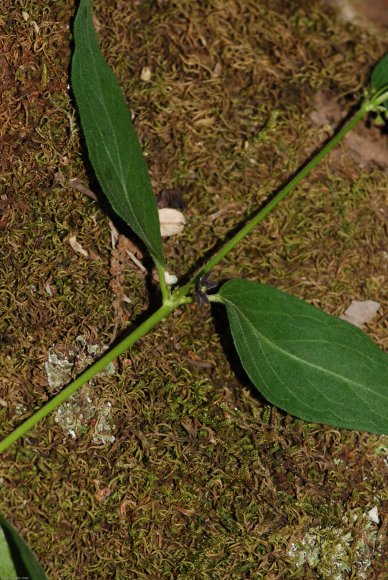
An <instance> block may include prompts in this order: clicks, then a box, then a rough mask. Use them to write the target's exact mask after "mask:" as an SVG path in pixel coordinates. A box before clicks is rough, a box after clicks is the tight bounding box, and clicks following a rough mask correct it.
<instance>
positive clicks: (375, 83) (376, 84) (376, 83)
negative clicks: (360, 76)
mask: <svg viewBox="0 0 388 580" xmlns="http://www.w3.org/2000/svg"><path fill="white" fill-rule="evenodd" d="M384 87H388V54H386V55H385V56H383V57H382V58H381V59H380V60H379V62H378V63H377V64H376V66H375V68H374V69H373V71H372V88H373V90H374V91H376V92H377V91H379V90H380V89H383V88H384Z"/></svg>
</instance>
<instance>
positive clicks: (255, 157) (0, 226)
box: [0, 0, 388, 580]
mask: <svg viewBox="0 0 388 580" xmlns="http://www.w3.org/2000/svg"><path fill="white" fill-rule="evenodd" d="M3 4H4V6H3V8H4V10H3V11H2V14H1V15H0V26H1V29H2V34H1V36H0V47H1V49H0V78H1V101H0V118H1V124H0V131H1V139H2V155H1V157H0V188H1V192H0V206H1V215H0V235H1V246H0V247H1V255H2V266H1V272H0V294H1V302H0V304H1V306H0V308H1V309H2V313H1V318H0V339H1V351H0V353H1V354H0V356H1V371H0V421H1V433H2V435H6V434H7V433H9V432H10V430H12V428H13V426H15V425H17V424H18V423H20V421H22V420H23V419H24V418H25V417H27V416H29V414H31V412H32V411H33V410H35V409H38V408H39V407H40V406H41V405H43V404H44V403H45V402H46V401H47V400H48V399H49V398H50V397H51V396H52V395H53V394H54V393H55V392H57V391H58V390H59V389H60V388H61V386H62V385H63V384H65V383H66V382H67V381H68V380H69V378H70V377H71V376H74V375H76V374H77V373H78V372H79V370H80V369H81V368H82V367H83V366H84V365H85V364H87V363H88V361H89V360H90V357H93V356H97V354H98V353H99V352H102V350H103V349H104V348H106V347H107V346H109V344H111V343H112V341H115V340H116V339H117V338H118V337H119V336H120V335H121V334H122V333H123V332H126V331H128V330H129V329H131V328H132V327H134V325H136V323H137V321H139V320H140V319H141V317H142V316H144V314H145V312H146V311H147V310H148V309H151V308H153V307H154V305H155V304H156V303H157V300H158V293H157V285H156V282H155V280H154V279H153V277H152V273H151V272H150V270H151V265H150V262H149V259H148V257H147V255H146V252H145V250H144V248H143V247H141V245H140V244H139V242H138V240H136V239H135V238H134V237H133V236H132V234H131V232H128V231H126V230H125V228H124V227H123V225H122V224H120V223H118V222H117V220H115V219H114V218H112V216H110V217H109V216H107V214H106V213H105V212H104V211H103V209H104V202H103V201H102V199H101V194H100V191H99V189H98V185H97V184H96V181H95V179H94V178H93V174H92V172H91V170H90V167H89V165H88V162H87V158H86V154H85V149H84V145H83V141H82V136H81V135H80V129H79V122H78V118H77V114H76V111H75V108H74V102H73V99H72V95H71V91H70V90H69V66H70V58H71V51H72V39H71V27H72V23H73V18H74V13H75V3H74V2H73V1H70V2H69V1H64V0H57V1H56V2H48V1H44V0H43V1H39V2H38V1H37V0H31V1H30V0H28V1H27V0H26V1H21V0H17V1H16V2H11V1H10V0H4V2H3ZM362 5H363V3H362V2H360V3H358V4H357V5H356V3H354V6H355V7H356V8H357V11H358V12H357V13H356V16H355V17H354V16H353V17H352V18H348V17H346V18H345V16H344V13H343V11H342V10H341V6H338V5H336V4H335V3H332V2H324V1H323V0H322V1H321V0H308V1H307V0H295V1H293V2H284V1H278V0H273V1H271V2H268V1H266V0H259V1H258V0H244V1H242V2H240V1H237V0H230V1H229V0H228V1H221V0H211V1H210V2H203V1H199V2H175V1H171V2H166V1H163V0H159V1H156V0H155V1H150V0H149V1H136V2H130V3H128V2H126V1H124V0H114V1H112V2H111V1H107V0H96V2H95V25H96V28H97V30H98V34H99V37H100V40H101V44H102V48H103V51H104V54H105V56H106V58H107V60H108V62H109V63H110V65H111V66H112V67H113V69H114V71H115V73H116V75H117V77H118V79H119V82H120V84H121V86H122V88H123V91H124V93H125V95H126V97H127V100H128V104H129V107H130V109H131V111H132V114H133V117H134V122H135V124H136V128H137V130H138V134H139V137H140V140H141V143H142V147H143V149H144V151H145V154H146V158H147V162H148V165H149V169H150V172H151V177H152V182H153V186H154V190H155V194H156V195H157V196H158V198H159V200H161V203H164V204H165V203H166V198H167V199H169V200H170V201H171V200H173V203H176V204H178V205H179V207H180V208H183V212H184V215H185V218H186V222H187V223H186V226H185V228H184V230H183V232H182V233H181V234H179V235H177V236H174V237H171V238H169V239H168V240H166V241H165V243H164V247H165V252H166V257H167V263H168V270H169V272H170V273H171V274H174V275H176V276H178V277H184V276H186V275H187V273H188V272H190V271H193V269H195V268H196V267H198V265H200V263H201V260H202V259H203V258H204V256H206V255H207V253H208V252H209V251H210V250H211V248H213V247H214V246H215V245H216V244H217V243H218V241H219V240H223V239H226V238H227V237H228V235H229V234H230V232H231V231H232V230H233V228H235V227H236V225H237V224H239V223H242V222H243V221H244V220H245V219H246V218H247V216H249V215H250V213H251V212H252V211H253V210H254V209H255V208H256V207H258V206H259V205H260V204H261V203H263V202H264V201H265V199H266V197H267V196H268V195H269V194H270V193H271V192H273V191H275V190H276V189H277V188H279V186H280V185H282V184H284V183H285V182H286V181H287V180H288V179H289V178H290V176H291V175H292V174H293V173H294V172H295V171H296V170H297V169H298V168H299V167H300V166H301V164H303V163H304V162H305V161H306V159H308V158H309V157H310V156H311V155H312V154H313V152H314V151H315V150H316V149H317V148H318V147H319V146H320V145H321V144H322V143H323V142H324V141H325V140H326V139H327V138H328V137H329V136H330V135H331V134H332V133H333V131H334V130H335V128H336V127H337V126H338V124H339V123H341V122H342V121H343V119H344V118H345V117H346V115H347V114H348V113H349V112H350V111H351V110H352V108H353V107H354V105H355V104H356V103H357V99H358V98H359V97H360V95H361V94H362V90H363V87H364V86H365V83H366V82H367V79H368V75H369V74H370V71H371V68H372V67H373V65H374V63H375V62H376V61H377V60H378V59H379V58H380V57H381V56H382V55H383V54H384V53H385V52H386V51H387V48H388V32H387V27H385V26H384V24H383V23H382V22H380V23H379V25H376V23H374V22H373V21H372V20H373V19H369V16H368V14H365V12H363V11H362ZM352 6H353V5H352ZM387 144H388V141H387V134H386V132H385V131H383V130H381V129H378V128H377V127H375V126H374V125H373V120H367V121H366V122H365V123H363V124H362V125H361V126H359V127H358V128H357V129H356V130H355V131H354V132H353V133H352V134H351V135H350V136H349V138H348V139H346V140H345V141H344V142H343V143H342V144H341V145H340V146H339V147H338V148H337V150H336V151H335V152H333V153H332V154H331V155H329V157H328V158H327V159H326V160H325V161H323V163H322V164H321V165H320V166H319V167H318V168H316V169H315V170H314V172H313V173H312V174H311V176H310V177H309V178H308V180H306V181H305V182H304V183H303V184H302V185H301V186H300V187H299V188H298V190H297V191H296V192H295V193H294V194H293V195H292V196H291V197H290V198H289V199H288V200H287V201H285V202H284V204H283V206H282V207H280V208H279V209H277V210H276V211H275V212H274V213H272V214H271V216H270V217H269V218H268V219H267V220H266V221H265V222H264V223H262V224H261V225H260V226H259V227H258V228H257V229H256V231H254V232H253V233H252V234H251V235H250V237H249V238H248V239H246V240H245V241H244V242H243V243H242V244H241V245H240V246H239V247H238V248H236V249H235V250H234V251H233V252H232V253H231V254H230V256H228V258H227V259H225V260H224V262H223V263H222V264H220V265H219V266H218V267H217V269H216V270H215V271H214V272H213V278H214V279H218V280H223V279H226V278H229V277H234V276H244V277H247V278H249V279H251V280H260V281H262V282H266V283H269V284H273V285H274V286H276V287H278V288H281V289H284V290H287V291H288V292H290V293H292V294H294V295H296V296H299V297H301V298H303V299H305V300H307V301H309V302H311V303H313V304H314V305H316V306H318V307H319V308H321V309H323V310H325V311H326V312H328V313H330V314H333V315H341V314H342V313H343V312H344V311H345V310H346V308H347V307H348V306H349V304H350V303H351V301H352V300H354V299H355V300H360V301H362V300H373V301H376V302H378V303H379V304H380V305H381V308H380V309H379V311H378V314H377V316H376V317H375V319H374V320H373V321H372V322H371V323H369V324H368V326H367V327H366V329H365V331H366V332H367V333H368V334H369V336H370V337H371V338H372V339H373V340H375V341H376V342H377V343H378V344H379V345H380V346H381V347H382V348H385V349H387V348H388V343H387V332H386V328H387V319H386V312H387V310H386V306H387V303H386V275H387V268H388V266H387V264H388V254H387V244H386V242H387V229H386V223H387V222H386V218H387V215H386V192H387V185H388V175H387V172H388V169H387V163H388V157H387V146H388V145H387ZM95 197H97V200H96V199H95ZM111 220H113V223H112V221H111ZM117 232H118V233H117ZM117 236H118V237H117ZM131 256H132V257H131ZM133 256H135V258H136V260H137V262H136V260H133ZM139 263H140V266H139ZM147 272H148V273H149V274H147ZM212 315H214V317H213V316H212ZM221 332H222V333H223V336H224V338H222V339H221ZM224 333H225V319H224V317H223V313H222V311H219V310H218V309H215V310H214V311H211V309H210V307H208V306H206V305H205V306H202V307H198V306H196V305H191V306H187V307H184V308H182V310H179V311H176V312H174V314H173V315H172V316H171V317H170V319H168V320H166V321H165V322H163V324H161V325H160V326H159V327H158V328H156V329H155V331H154V332H152V333H151V334H150V335H149V336H147V337H145V338H143V339H142V340H141V341H140V342H139V343H138V344H136V345H135V346H134V347H133V348H132V349H131V351H130V352H128V353H127V354H126V355H125V356H122V357H120V360H118V361H116V363H115V368H114V369H111V371H112V372H110V373H105V374H104V375H102V376H99V377H97V378H96V379H95V381H94V382H93V384H92V385H89V386H88V387H87V390H85V391H83V392H81V393H80V394H79V395H78V397H77V398H76V399H75V400H74V401H73V404H72V406H67V407H66V408H62V409H61V410H60V412H58V413H54V414H53V415H52V416H50V417H49V418H47V419H46V420H44V421H42V423H41V424H39V425H38V426H37V427H36V428H35V429H34V430H33V431H31V432H30V433H29V434H28V435H27V436H26V437H24V439H23V440H22V441H19V442H18V443H17V444H15V445H14V446H13V447H12V448H11V449H9V451H7V452H6V453H4V454H3V455H2V457H1V462H0V488H1V494H0V498H1V499H0V510H1V512H2V513H3V514H4V515H5V516H6V517H8V518H9V519H10V520H11V521H12V523H13V524H14V525H15V526H16V527H17V528H18V530H19V531H20V532H21V533H22V534H23V535H24V537H25V538H26V540H27V541H28V543H29V545H30V546H31V547H32V548H33V550H34V551H35V553H36V554H37V556H38V558H39V560H40V561H41V563H42V565H43V566H44V568H45V569H46V570H47V573H48V576H49V577H50V578H60V579H72V580H73V579H78V578H79V579H81V578H82V579H85V578H90V579H95V578H101V579H102V578H104V579H105V578H123V579H124V578H125V579H126V578H147V579H148V578H150V579H151V578H152V579H159V578H179V579H186V578H187V579H189V578H198V579H208V578H209V579H229V578H236V579H240V578H255V579H257V578H269V579H272V578H273V579H276V578H291V577H296V578H303V579H310V578H312V579H313V578H318V579H320V578H323V579H326V578H327V579H334V578H335V579H339V580H341V579H346V578H366V579H377V578H383V577H385V574H386V571H384V549H385V546H384V541H385V538H386V532H387V505H388V503H387V495H386V468H387V438H386V437H382V436H381V437H380V436H377V435H371V434H367V433H360V432H351V431H347V430H341V429H335V428H332V427H327V426H322V425H315V424H310V423H304V422H303V421H301V420H297V419H295V418H293V417H290V416H288V415H286V414H285V413H283V412H282V411H280V410H278V409H275V408H273V407H271V406H270V405H269V404H268V403H267V402H266V401H264V400H263V399H262V398H261V397H260V395H259V394H258V393H257V392H256V391H255V390H254V389H253V387H252V386H251V384H250V383H249V381H248V379H247V377H246V376H245V375H244V373H243V371H242V369H241V367H240V366H239V364H238V362H237V360H236V356H235V354H234V352H233V347H232V344H231V341H230V338H228V335H226V336H225V334H224ZM50 361H51V362H50ZM50 364H51V366H50ZM371 510H372V511H371Z"/></svg>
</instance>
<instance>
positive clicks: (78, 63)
mask: <svg viewBox="0 0 388 580" xmlns="http://www.w3.org/2000/svg"><path fill="white" fill-rule="evenodd" d="M74 43H75V52H74V56H73V62H72V75H71V79H72V89H73V91H74V95H75V98H76V101H77V105H78V111H79V115H80V119H81V125H82V129H83V132H84V135H85V141H86V145H87V148H88V153H89V158H90V161H91V163H92V165H93V168H94V171H95V173H96V176H97V178H98V180H99V182H100V185H101V187H102V190H103V192H104V194H105V195H106V197H107V198H108V200H109V203H110V204H111V206H112V208H113V209H114V211H115V212H116V213H117V214H118V215H119V216H120V217H121V218H122V219H123V220H124V221H125V222H126V223H127V224H128V225H129V226H130V227H131V228H132V229H133V231H134V232H135V233H136V234H137V235H138V236H139V237H140V238H141V239H142V240H143V242H144V244H145V245H146V246H147V248H148V249H149V251H150V253H151V254H152V256H153V258H154V260H155V261H156V262H157V264H159V265H161V266H163V248H162V241H161V236H160V225H159V216H158V210H157V204H156V200H155V197H154V194H153V191H152V187H151V181H150V177H149V174H148V169H147V165H146V162H145V159H144V156H143V153H142V151H141V148H140V145H139V141H138V138H137V135H136V131H135V128H134V126H133V123H132V120H131V115H130V112H129V110H128V108H127V105H126V103H125V100H124V97H123V94H122V92H121V89H120V87H119V84H118V82H117V80H116V78H115V76H114V74H113V72H112V70H111V69H110V68H109V66H108V65H107V63H106V62H105V60H104V58H103V56H102V53H101V50H100V46H99V43H98V39H97V35H96V32H95V30H94V28H93V23H92V12H91V1H90V0H81V1H80V4H79V9H78V12H77V16H76V19H75V23H74Z"/></svg>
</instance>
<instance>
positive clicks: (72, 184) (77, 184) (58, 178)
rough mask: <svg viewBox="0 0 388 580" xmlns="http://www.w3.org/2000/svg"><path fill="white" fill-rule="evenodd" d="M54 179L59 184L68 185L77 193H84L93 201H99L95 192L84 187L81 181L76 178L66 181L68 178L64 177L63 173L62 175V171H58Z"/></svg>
mask: <svg viewBox="0 0 388 580" xmlns="http://www.w3.org/2000/svg"><path fill="white" fill-rule="evenodd" d="M54 178H55V181H57V182H58V183H62V184H63V185H68V186H69V187H71V188H72V189H75V190H76V191H79V192H80V193H83V194H84V195H87V196H88V197H90V199H93V200H94V201H97V196H96V194H95V193H93V191H91V190H90V189H88V188H87V187H85V185H83V184H82V183H81V182H80V181H79V179H77V178H76V177H74V178H73V179H69V180H68V181H66V177H65V176H64V175H63V173H61V172H60V171H57V173H56V174H55V176H54Z"/></svg>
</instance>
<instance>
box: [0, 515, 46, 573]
mask: <svg viewBox="0 0 388 580" xmlns="http://www.w3.org/2000/svg"><path fill="white" fill-rule="evenodd" d="M0 578H7V579H9V580H16V579H17V578H30V579H31V580H46V575H45V573H44V571H43V569H42V568H41V566H40V564H39V562H38V561H37V559H36V558H35V556H34V554H33V553H32V552H31V550H30V548H29V547H28V546H27V544H26V543H25V541H24V540H23V538H22V537H21V536H20V535H19V534H18V532H17V531H16V530H15V528H14V527H13V526H11V524H10V523H9V522H8V521H7V520H6V519H5V518H4V517H3V516H0Z"/></svg>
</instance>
